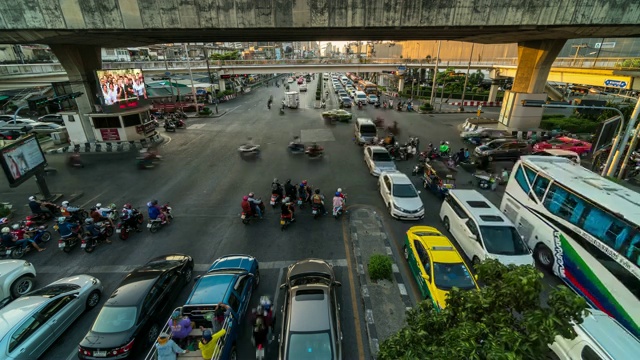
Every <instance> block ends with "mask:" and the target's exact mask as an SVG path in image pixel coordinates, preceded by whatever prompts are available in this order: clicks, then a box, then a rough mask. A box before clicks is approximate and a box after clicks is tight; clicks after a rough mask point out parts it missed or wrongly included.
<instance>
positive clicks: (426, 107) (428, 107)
mask: <svg viewBox="0 0 640 360" xmlns="http://www.w3.org/2000/svg"><path fill="white" fill-rule="evenodd" d="M431 110H433V106H431V104H429V103H424V104H422V105H420V111H431Z"/></svg>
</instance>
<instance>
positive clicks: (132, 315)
mask: <svg viewBox="0 0 640 360" xmlns="http://www.w3.org/2000/svg"><path fill="white" fill-rule="evenodd" d="M137 312H138V310H137V309H136V308H135V307H133V306H105V307H103V308H102V310H100V314H98V318H97V319H96V321H95V322H94V323H93V327H92V328H91V330H92V331H95V332H99V333H118V332H123V331H126V330H129V329H131V328H132V327H133V325H134V324H135V323H136V318H137Z"/></svg>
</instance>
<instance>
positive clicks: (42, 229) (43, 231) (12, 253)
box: [0, 225, 51, 259]
mask: <svg viewBox="0 0 640 360" xmlns="http://www.w3.org/2000/svg"><path fill="white" fill-rule="evenodd" d="M47 228H48V226H47V225H42V226H38V228H37V230H36V232H35V233H34V235H33V237H32V238H31V240H33V241H34V242H35V243H36V244H38V245H40V244H42V243H46V242H48V241H49V240H51V232H50V231H48V230H47ZM31 250H33V247H32V246H31V245H29V244H23V245H16V246H11V247H5V248H4V252H5V254H6V256H7V257H12V258H14V259H20V258H21V257H23V256H24V254H26V253H28V252H30V251H31ZM1 251H2V250H0V252H1Z"/></svg>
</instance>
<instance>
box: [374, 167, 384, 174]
mask: <svg viewBox="0 0 640 360" xmlns="http://www.w3.org/2000/svg"><path fill="white" fill-rule="evenodd" d="M373 172H376V173H380V172H382V170H380V168H377V167H376V168H374V169H373Z"/></svg>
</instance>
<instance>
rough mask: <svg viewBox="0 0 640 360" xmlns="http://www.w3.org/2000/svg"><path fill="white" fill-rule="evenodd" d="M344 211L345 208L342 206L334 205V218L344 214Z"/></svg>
mask: <svg viewBox="0 0 640 360" xmlns="http://www.w3.org/2000/svg"><path fill="white" fill-rule="evenodd" d="M342 213H343V209H342V206H337V207H336V206H334V207H333V218H334V219H336V220H338V218H339V217H340V215H342Z"/></svg>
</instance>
